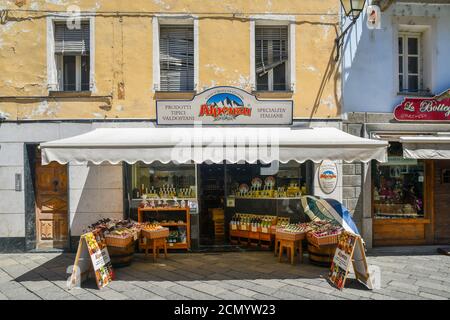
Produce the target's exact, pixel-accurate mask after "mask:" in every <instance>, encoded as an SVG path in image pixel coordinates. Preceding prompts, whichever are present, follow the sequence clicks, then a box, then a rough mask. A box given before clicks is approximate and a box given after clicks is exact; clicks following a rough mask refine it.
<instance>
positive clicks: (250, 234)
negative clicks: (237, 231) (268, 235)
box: [248, 231, 259, 240]
mask: <svg viewBox="0 0 450 320" xmlns="http://www.w3.org/2000/svg"><path fill="white" fill-rule="evenodd" d="M248 238H249V239H255V240H259V232H252V231H249V232H248Z"/></svg>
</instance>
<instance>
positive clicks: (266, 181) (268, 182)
mask: <svg viewBox="0 0 450 320" xmlns="http://www.w3.org/2000/svg"><path fill="white" fill-rule="evenodd" d="M275 181H276V180H275V178H274V177H272V176H268V177H267V178H265V179H264V186H266V187H269V188H273V187H275Z"/></svg>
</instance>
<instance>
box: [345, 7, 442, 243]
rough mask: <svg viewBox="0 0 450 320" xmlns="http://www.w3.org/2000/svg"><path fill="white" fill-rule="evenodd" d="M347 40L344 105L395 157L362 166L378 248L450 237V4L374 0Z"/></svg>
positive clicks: (354, 124)
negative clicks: (372, 22)
mask: <svg viewBox="0 0 450 320" xmlns="http://www.w3.org/2000/svg"><path fill="white" fill-rule="evenodd" d="M372 2H373V4H378V5H380V7H381V9H382V11H381V28H380V29H375V30H369V29H368V28H367V26H366V23H367V15H366V14H365V13H364V14H363V16H362V18H361V19H359V20H358V22H357V24H355V26H354V27H353V28H352V30H351V31H350V33H349V35H348V37H347V39H346V43H345V45H344V58H343V74H342V79H343V80H342V81H343V106H344V107H343V108H344V113H346V121H345V122H346V124H345V126H346V127H347V129H348V130H349V131H350V132H352V133H353V134H355V135H360V136H365V137H371V138H374V139H379V140H385V141H389V143H390V148H389V154H388V155H389V161H388V162H387V163H386V164H376V163H371V164H367V165H363V166H362V167H361V178H362V181H363V187H362V189H361V190H358V192H361V193H360V197H359V199H360V203H361V206H360V207H358V211H360V212H361V215H362V216H363V225H364V226H365V227H364V228H363V230H364V232H365V234H364V238H365V239H366V240H367V239H372V244H373V245H374V246H382V245H413V244H441V243H448V241H449V240H450V214H449V212H448V208H449V201H450V189H449V184H448V172H449V162H448V158H449V155H448V152H447V151H446V150H448V148H449V144H448V142H449V138H448V134H449V131H450V124H449V122H448V121H449V120H450V118H449V117H448V116H449V114H448V104H449V102H448V99H447V95H448V89H449V87H450V77H449V75H448V74H449V70H450V61H449V59H448V57H449V55H450V44H449V41H448V40H449V39H450V28H449V26H450V5H449V2H448V1H372Z"/></svg>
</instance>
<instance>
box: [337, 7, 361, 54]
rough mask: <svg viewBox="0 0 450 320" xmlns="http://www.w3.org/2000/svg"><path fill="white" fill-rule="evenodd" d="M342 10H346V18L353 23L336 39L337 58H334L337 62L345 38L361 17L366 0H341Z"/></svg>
mask: <svg viewBox="0 0 450 320" xmlns="http://www.w3.org/2000/svg"><path fill="white" fill-rule="evenodd" d="M340 1H341V5H342V8H343V9H344V13H345V16H346V17H348V18H350V20H351V21H352V22H351V23H350V24H349V25H348V26H347V28H345V30H344V31H342V33H341V35H340V36H339V37H337V38H336V40H335V43H336V57H335V58H334V60H335V61H338V60H339V57H340V49H341V47H342V45H343V42H344V36H345V34H346V33H347V32H348V31H349V30H350V28H351V27H353V25H354V24H355V23H356V21H357V20H358V18H359V16H360V15H361V12H362V11H363V9H364V5H365V4H366V0H340Z"/></svg>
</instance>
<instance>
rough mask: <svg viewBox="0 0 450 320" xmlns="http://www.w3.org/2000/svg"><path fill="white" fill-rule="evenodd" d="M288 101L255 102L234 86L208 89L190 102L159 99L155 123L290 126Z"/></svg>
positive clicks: (250, 96) (291, 103)
mask: <svg viewBox="0 0 450 320" xmlns="http://www.w3.org/2000/svg"><path fill="white" fill-rule="evenodd" d="M292 112H293V102H292V101H291V100H258V99H257V98H256V97H255V96H253V95H251V94H249V93H247V92H246V91H244V90H242V89H239V88H234V87H215V88H211V89H208V90H206V91H204V92H202V93H200V94H198V95H196V96H195V97H194V98H193V99H192V100H187V101H185V100H158V101H156V113H157V116H156V117H157V122H158V124H173V125H182V124H194V122H197V121H198V122H202V124H215V125H244V124H249V125H289V124H292Z"/></svg>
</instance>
